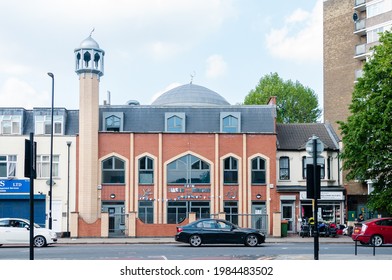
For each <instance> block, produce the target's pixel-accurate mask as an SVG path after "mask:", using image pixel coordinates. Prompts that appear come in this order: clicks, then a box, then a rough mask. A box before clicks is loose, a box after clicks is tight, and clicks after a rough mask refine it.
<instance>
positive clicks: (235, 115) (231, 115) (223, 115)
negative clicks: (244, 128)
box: [220, 112, 241, 133]
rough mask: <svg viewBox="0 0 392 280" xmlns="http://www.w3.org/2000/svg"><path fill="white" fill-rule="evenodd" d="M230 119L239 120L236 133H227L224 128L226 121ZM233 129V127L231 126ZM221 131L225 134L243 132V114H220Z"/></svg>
mask: <svg viewBox="0 0 392 280" xmlns="http://www.w3.org/2000/svg"><path fill="white" fill-rule="evenodd" d="M228 117H233V118H235V119H237V126H236V127H235V128H236V129H235V130H236V131H235V132H233V131H227V130H226V129H225V126H224V120H225V119H226V118H228ZM230 127H233V126H230ZM220 131H221V132H224V133H238V132H241V113H240V112H221V113H220Z"/></svg>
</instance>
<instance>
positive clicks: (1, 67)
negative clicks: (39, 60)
mask: <svg viewBox="0 0 392 280" xmlns="http://www.w3.org/2000/svg"><path fill="white" fill-rule="evenodd" d="M29 72H31V69H30V67H29V66H27V65H22V64H16V63H8V62H1V63H0V73H4V74H7V75H26V74H28V73H29Z"/></svg>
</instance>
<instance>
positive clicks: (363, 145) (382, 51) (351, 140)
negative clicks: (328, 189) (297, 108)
mask: <svg viewBox="0 0 392 280" xmlns="http://www.w3.org/2000/svg"><path fill="white" fill-rule="evenodd" d="M372 50H373V55H372V57H371V59H370V60H369V61H368V62H366V63H365V65H364V67H363V76H362V78H359V79H358V83H356V85H355V87H354V91H353V96H352V102H351V104H350V107H349V109H350V112H351V115H350V116H349V117H348V118H347V120H346V122H339V124H340V129H341V133H342V140H343V152H342V159H343V168H344V169H345V170H347V171H348V174H347V179H348V180H352V179H359V180H362V181H365V180H369V179H370V180H372V181H373V186H374V191H373V192H372V193H371V194H370V196H369V199H368V206H369V208H371V209H373V210H378V211H382V212H387V213H389V214H391V213H392V199H391V198H392V33H391V32H386V33H384V34H383V35H382V36H381V37H380V44H379V45H377V46H375V47H374V48H373V49H372Z"/></svg>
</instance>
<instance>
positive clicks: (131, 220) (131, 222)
mask: <svg viewBox="0 0 392 280" xmlns="http://www.w3.org/2000/svg"><path fill="white" fill-rule="evenodd" d="M136 214H137V213H136V212H129V214H128V236H129V237H136Z"/></svg>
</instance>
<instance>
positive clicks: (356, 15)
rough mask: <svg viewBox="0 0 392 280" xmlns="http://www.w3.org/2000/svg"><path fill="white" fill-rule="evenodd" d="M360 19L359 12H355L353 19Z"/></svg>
mask: <svg viewBox="0 0 392 280" xmlns="http://www.w3.org/2000/svg"><path fill="white" fill-rule="evenodd" d="M358 19H359V16H358V14H357V13H354V14H353V21H354V22H356V21H357V20H358Z"/></svg>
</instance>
